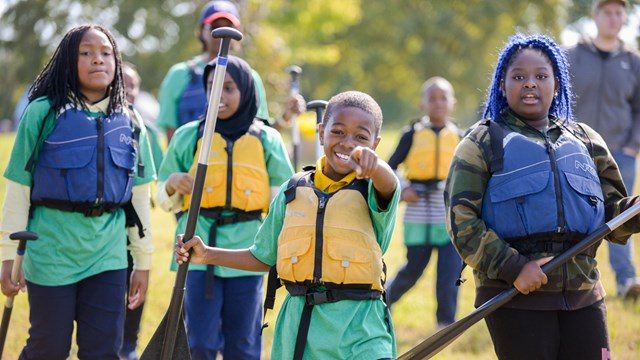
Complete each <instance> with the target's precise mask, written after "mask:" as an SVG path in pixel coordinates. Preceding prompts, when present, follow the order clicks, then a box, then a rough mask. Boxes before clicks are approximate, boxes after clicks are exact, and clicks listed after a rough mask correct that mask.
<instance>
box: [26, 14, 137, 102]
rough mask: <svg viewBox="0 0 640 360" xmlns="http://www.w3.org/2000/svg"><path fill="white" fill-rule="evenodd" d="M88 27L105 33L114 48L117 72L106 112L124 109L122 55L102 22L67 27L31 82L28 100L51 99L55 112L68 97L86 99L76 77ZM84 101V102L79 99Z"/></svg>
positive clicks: (109, 92)
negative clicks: (79, 52) (80, 50)
mask: <svg viewBox="0 0 640 360" xmlns="http://www.w3.org/2000/svg"><path fill="white" fill-rule="evenodd" d="M89 29H96V30H98V31H100V32H102V33H104V34H105V35H106V36H107V38H108V39H109V42H110V43H111V46H112V47H113V49H114V55H115V59H116V72H115V76H114V78H113V82H112V83H111V86H110V87H109V91H108V92H107V94H106V95H107V96H111V101H110V102H109V107H108V112H109V113H112V112H114V111H123V109H124V108H125V104H126V98H125V92H124V80H123V77H122V57H121V55H120V51H119V50H118V44H117V43H116V41H115V39H114V37H113V35H112V34H111V32H110V31H109V30H108V29H107V28H105V27H104V26H102V25H99V24H88V25H81V26H77V27H75V28H73V29H71V30H69V31H68V32H67V33H66V34H65V36H64V37H63V38H62V40H61V41H60V44H59V45H58V47H57V48H56V51H55V52H54V53H53V56H51V59H50V60H49V62H48V63H47V65H46V66H45V68H44V69H43V70H42V72H41V73H40V75H38V77H37V78H36V80H35V81H34V83H33V87H32V88H31V91H30V92H29V101H33V100H35V99H37V98H39V97H41V96H47V97H48V98H49V99H50V101H51V107H52V109H53V110H54V111H56V112H58V111H59V110H60V109H61V108H62V107H63V106H64V105H65V104H67V103H68V102H69V100H70V98H75V99H78V100H85V96H84V95H83V94H82V92H81V91H80V82H79V80H78V49H79V47H80V41H81V40H82V37H83V36H84V34H85V33H86V32H87V31H88V30H89ZM78 103H79V104H84V101H79V102H78Z"/></svg>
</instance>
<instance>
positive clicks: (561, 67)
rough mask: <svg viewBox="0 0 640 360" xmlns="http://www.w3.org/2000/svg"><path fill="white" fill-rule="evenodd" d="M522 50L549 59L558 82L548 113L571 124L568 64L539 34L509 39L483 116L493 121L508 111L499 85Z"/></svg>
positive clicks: (520, 35)
mask: <svg viewBox="0 0 640 360" xmlns="http://www.w3.org/2000/svg"><path fill="white" fill-rule="evenodd" d="M524 49H536V50H538V51H540V53H542V54H544V55H546V56H547V57H548V58H549V61H550V62H551V66H552V67H553V72H554V76H555V77H556V79H557V80H558V96H556V97H554V98H553V102H552V103H551V106H550V107H549V114H550V115H553V116H556V117H558V118H563V119H566V120H567V121H569V122H570V121H571V120H572V119H573V114H572V112H571V98H572V92H571V81H570V78H569V62H568V61H567V57H566V55H565V53H564V52H563V51H562V49H560V47H559V46H558V44H556V43H555V41H553V39H551V38H550V37H548V36H545V35H540V34H535V35H528V36H527V35H523V34H515V35H514V36H512V37H510V38H509V40H508V41H507V43H506V45H505V46H504V48H503V49H502V51H501V52H500V56H499V58H498V62H497V64H496V68H495V71H494V73H493V79H492V81H491V87H490V88H489V92H488V94H487V102H486V107H485V110H484V114H483V117H484V118H485V119H493V120H496V119H497V118H498V116H500V113H501V112H502V111H504V110H505V109H506V108H508V106H509V105H508V104H507V98H506V97H505V96H504V94H503V93H502V91H501V89H500V83H501V81H502V80H503V79H504V76H505V74H506V72H507V68H508V67H509V65H511V64H512V63H513V61H514V60H515V58H516V57H517V55H518V54H520V52H522V50H524Z"/></svg>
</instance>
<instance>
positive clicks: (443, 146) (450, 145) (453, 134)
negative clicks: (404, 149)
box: [405, 121, 460, 181]
mask: <svg viewBox="0 0 640 360" xmlns="http://www.w3.org/2000/svg"><path fill="white" fill-rule="evenodd" d="M457 130H458V129H457V128H456V127H455V125H453V124H447V125H446V126H445V127H444V128H442V129H441V130H440V132H439V133H436V132H435V131H433V129H432V127H431V124H430V123H426V124H425V123H424V122H422V121H420V122H417V123H415V124H414V125H413V142H412V144H411V149H410V150H409V154H407V158H406V159H405V168H406V178H407V179H408V180H418V181H424V180H444V179H446V178H447V174H448V173H449V166H450V165H451V161H452V160H453V153H454V152H455V149H456V146H458V143H459V142H460V135H459V133H458V131H457Z"/></svg>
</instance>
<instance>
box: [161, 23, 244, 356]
mask: <svg viewBox="0 0 640 360" xmlns="http://www.w3.org/2000/svg"><path fill="white" fill-rule="evenodd" d="M238 34H239V38H238ZM211 35H212V36H213V37H216V38H222V43H221V44H220V50H219V52H218V57H217V58H216V59H217V61H216V68H215V71H214V74H213V84H212V86H211V94H210V95H209V106H208V108H207V117H206V119H205V125H204V133H203V135H202V143H201V145H200V152H199V154H198V165H197V167H196V174H195V179H194V182H193V188H192V191H191V202H190V203H189V210H188V212H187V225H186V228H185V232H184V239H185V240H189V239H191V238H193V236H194V235H195V231H196V225H197V224H198V216H199V215H200V201H201V200H202V191H203V188H204V181H205V176H206V174H207V168H208V165H207V164H208V162H209V154H210V151H211V142H212V140H213V133H214V131H215V127H216V121H217V119H218V105H219V104H220V95H221V94H222V86H223V84H224V75H225V72H226V69H227V61H228V58H227V56H228V53H229V46H230V44H231V39H236V40H240V39H241V38H242V34H241V33H240V32H239V31H237V30H235V29H232V28H218V29H215V30H213V31H212V33H211ZM188 270H189V262H185V263H183V264H180V265H179V266H178V271H177V274H176V280H175V284H174V287H173V292H172V294H171V301H170V303H169V309H168V310H167V326H166V328H165V334H164V342H163V343H162V351H161V355H160V358H161V359H162V360H170V359H172V357H173V349H174V346H175V343H176V337H177V334H178V331H177V328H178V326H180V325H181V324H179V321H180V319H181V318H180V314H181V313H182V304H183V301H184V291H185V287H186V283H187V273H188Z"/></svg>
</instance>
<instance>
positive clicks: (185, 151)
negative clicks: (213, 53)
mask: <svg viewBox="0 0 640 360" xmlns="http://www.w3.org/2000/svg"><path fill="white" fill-rule="evenodd" d="M214 68H215V61H213V62H211V63H209V65H207V67H205V73H204V81H205V85H206V88H207V92H210V90H211V82H212V81H213V74H214V71H213V70H214ZM257 110H258V99H257V97H256V91H255V83H254V80H253V77H252V70H251V67H249V65H248V64H247V63H246V62H245V61H244V60H242V59H240V58H238V57H235V56H229V57H228V65H227V71H226V74H225V78H224V85H223V89H222V94H221V98H220V105H219V107H218V121H217V123H216V129H215V131H216V132H215V134H214V137H213V140H212V144H211V152H210V157H209V161H208V171H207V175H206V179H205V184H204V190H203V196H202V202H201V209H200V217H199V219H198V225H197V228H196V232H195V233H196V234H197V235H198V236H199V237H200V238H203V239H206V240H207V241H208V243H209V245H211V246H213V245H215V246H218V247H221V248H225V249H241V248H245V247H249V246H250V245H251V244H252V243H253V238H254V236H255V234H256V232H257V231H258V228H259V227H260V225H261V224H262V213H263V212H265V211H266V210H267V209H268V207H269V201H270V198H271V193H272V192H273V193H274V194H275V192H276V191H277V186H280V184H282V183H283V182H285V181H286V180H287V179H288V178H289V177H290V176H291V175H292V174H293V169H292V167H291V163H290V162H289V158H288V156H287V152H286V149H285V146H284V143H283V141H282V138H281V137H280V134H279V133H278V131H276V130H275V129H273V128H270V127H268V126H263V125H262V122H261V121H260V120H257V119H256V113H257ZM203 128H204V120H202V121H193V122H190V123H188V124H185V125H184V126H181V127H180V128H179V129H178V130H177V131H176V132H175V134H174V137H173V139H172V141H171V143H170V145H169V148H168V150H167V154H166V156H165V159H164V161H163V162H162V165H161V166H160V170H159V174H160V175H159V177H158V179H159V183H158V188H159V189H158V194H157V199H158V203H159V204H160V205H161V206H162V207H163V208H165V209H167V210H172V211H174V212H179V211H181V210H183V211H186V210H187V209H188V206H189V202H190V198H191V194H190V193H191V189H192V187H193V180H194V175H195V168H196V166H197V164H198V162H197V159H196V156H197V155H198V153H199V146H200V144H201V138H202V131H203ZM272 187H273V188H272ZM272 190H273V191H272ZM186 220H187V216H182V217H180V218H179V220H178V226H177V229H176V231H177V233H178V234H180V233H182V232H184V229H185V227H186V222H187V221H186ZM172 265H173V267H174V269H175V267H176V264H175V262H173V263H172ZM250 270H253V271H241V270H236V269H230V268H228V267H222V266H215V267H214V266H212V265H210V266H205V265H194V266H191V267H190V268H189V276H188V277H187V285H186V291H185V304H184V310H185V321H186V325H187V337H188V341H189V346H190V349H191V355H192V356H193V358H194V359H216V356H217V355H218V353H221V354H222V355H223V357H224V358H225V359H260V351H261V341H260V314H261V302H262V288H263V274H262V273H260V272H254V271H260V269H250Z"/></svg>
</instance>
